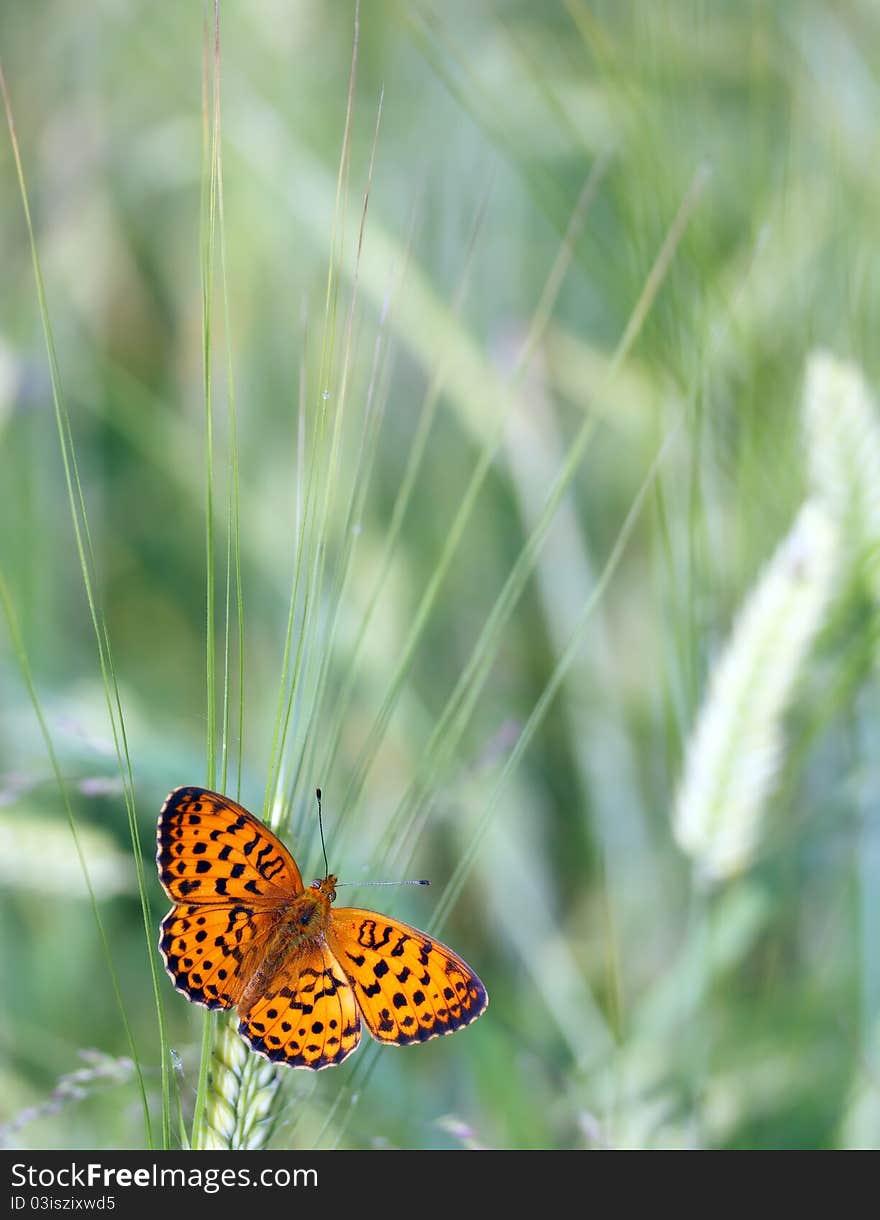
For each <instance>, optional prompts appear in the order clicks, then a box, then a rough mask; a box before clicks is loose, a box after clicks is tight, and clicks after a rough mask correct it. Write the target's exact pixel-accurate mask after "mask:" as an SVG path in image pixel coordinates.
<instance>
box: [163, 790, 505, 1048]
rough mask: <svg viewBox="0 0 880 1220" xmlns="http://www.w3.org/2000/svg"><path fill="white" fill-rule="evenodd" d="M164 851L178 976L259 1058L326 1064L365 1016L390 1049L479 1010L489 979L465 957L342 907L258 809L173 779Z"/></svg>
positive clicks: (331, 887)
mask: <svg viewBox="0 0 880 1220" xmlns="http://www.w3.org/2000/svg"><path fill="white" fill-rule="evenodd" d="M156 838H157V852H156V861H157V864H158V868H159V879H160V880H161V882H162V886H163V888H164V889H165V892H166V894H167V895H168V897H169V898H170V899H171V901H172V902H173V903H174V906H173V907H172V908H171V910H170V911H169V912H168V914H167V915H166V916H165V918H164V919H163V920H162V923H161V938H160V940H159V950H160V952H161V954H162V957H163V960H164V962H165V968H166V969H167V971H168V973H169V974H170V976H171V978H172V980H173V982H174V986H175V987H176V988H177V990H178V991H180V992H182V993H183V994H184V995H185V996H187V997H188V999H190V1000H192V1001H193V1002H194V1003H196V1004H203V1005H204V1006H205V1007H206V1008H236V1009H237V1010H238V1016H239V1023H238V1032H239V1033H240V1034H241V1036H242V1038H244V1040H245V1041H246V1042H247V1043H248V1044H249V1045H250V1046H251V1047H252V1048H253V1049H254V1050H255V1051H258V1052H259V1053H260V1054H261V1055H265V1056H266V1058H268V1059H272V1060H274V1061H276V1062H279V1063H287V1064H289V1065H290V1066H291V1067H297V1068H312V1069H314V1070H320V1069H321V1068H326V1067H330V1066H331V1065H332V1064H336V1063H342V1061H343V1059H346V1058H347V1057H348V1056H349V1055H350V1054H351V1053H352V1051H353V1050H355V1048H356V1047H357V1045H358V1043H359V1042H360V1038H361V1021H362V1020H363V1023H364V1024H365V1025H366V1027H367V1029H368V1030H369V1031H370V1033H371V1034H372V1036H373V1037H374V1038H375V1039H376V1040H377V1041H379V1042H383V1043H385V1044H386V1045H388V1046H407V1045H409V1044H410V1043H412V1042H426V1041H427V1040H428V1039H429V1038H436V1037H437V1036H438V1035H440V1034H451V1033H452V1032H453V1031H454V1030H456V1029H461V1028H462V1027H463V1026H465V1025H469V1024H470V1023H471V1021H475V1020H476V1018H477V1017H478V1016H480V1014H481V1013H482V1012H484V1011H485V1009H486V1005H487V1003H488V997H487V995H486V989H485V987H484V986H483V984H482V983H481V982H480V980H479V979H478V978H477V976H476V974H474V972H473V970H471V968H470V966H468V965H467V964H466V963H465V962H463V961H462V959H461V958H460V957H459V956H458V955H457V954H456V953H453V951H452V950H451V949H448V948H447V947H446V945H442V944H440V942H439V941H437V940H435V939H434V938H433V937H432V936H427V935H426V934H425V933H424V932H419V931H418V929H416V928H411V927H410V926H409V925H408V924H405V923H401V922H400V920H397V919H392V918H390V917H389V916H387V915H380V914H378V913H377V912H375V911H364V910H360V909H359V908H356V907H334V906H333V905H332V903H333V902H334V901H335V898H336V890H335V886H336V880H337V879H336V877H335V876H334V875H333V874H332V873H329V872H328V875H327V876H326V877H324V878H323V879H322V880H318V881H313V882H312V884H311V886H309V887H308V888H306V887H305V886H304V885H303V882H302V877H301V876H300V872H299V869H298V868H297V865H296V861H295V860H294V859H293V856H292V855H291V854H290V852H289V851H288V850H287V848H286V847H285V846H284V844H283V843H282V842H281V840H280V839H279V838H278V837H277V836H276V835H275V834H273V832H272V831H271V830H270V829H269V828H268V826H266V825H264V823H263V822H261V821H260V819H259V818H256V817H254V815H253V814H252V813H248V811H247V810H246V809H245V808H244V807H243V806H241V805H239V804H237V803H236V802H235V801H233V800H230V799H229V797H227V796H223V795H221V794H220V793H219V792H211V791H209V790H208V789H206V788H193V787H187V788H176V789H175V790H174V791H173V792H172V793H171V794H170V795H169V797H168V799H167V800H166V801H165V804H164V805H163V806H162V811H161V813H160V814H159V825H158V830H157V835H156Z"/></svg>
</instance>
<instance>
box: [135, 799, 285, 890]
mask: <svg viewBox="0 0 880 1220" xmlns="http://www.w3.org/2000/svg"><path fill="white" fill-rule="evenodd" d="M157 843H158V846H157V853H156V859H157V862H158V865H159V878H160V880H161V882H162V885H163V886H164V887H165V891H166V893H167V894H168V896H169V897H170V898H172V899H173V900H174V901H175V902H184V903H187V904H190V905H192V904H196V903H203V902H205V903H212V904H217V903H224V902H230V903H234V902H240V903H245V904H247V905H248V906H254V907H258V906H263V905H276V904H277V903H278V902H279V901H283V900H284V899H285V898H287V897H292V896H293V895H294V894H298V893H301V892H302V888H303V884H302V878H301V877H300V874H299V869H298V868H297V866H296V863H295V862H294V859H293V857H292V856H291V854H290V852H289V851H288V850H287V848H286V847H285V846H284V844H283V843H282V842H281V841H280V839H278V838H277V837H276V836H275V835H274V834H273V833H272V831H271V830H269V828H268V827H267V826H265V825H264V824H263V823H262V822H261V821H259V819H257V818H255V817H254V816H253V814H251V813H248V811H247V810H246V809H245V808H243V806H241V805H238V804H236V802H235V801H232V800H230V799H229V797H226V796H221V795H220V793H219V792H209V791H208V790H207V789H206V788H192V787H190V788H176V789H175V790H174V791H173V792H172V793H171V794H170V796H169V797H168V799H167V800H166V802H165V804H164V805H163V807H162V812H161V813H160V814H159V827H158V831H157Z"/></svg>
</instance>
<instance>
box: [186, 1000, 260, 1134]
mask: <svg viewBox="0 0 880 1220" xmlns="http://www.w3.org/2000/svg"><path fill="white" fill-rule="evenodd" d="M279 1083H280V1082H279V1076H278V1071H277V1069H276V1068H275V1067H274V1066H273V1065H272V1064H271V1063H269V1062H268V1061H267V1060H263V1059H257V1057H256V1056H254V1055H252V1054H250V1052H249V1051H248V1049H247V1047H246V1046H245V1044H244V1043H243V1042H242V1040H241V1038H240V1037H239V1036H238V1033H237V1031H236V1029H235V1028H234V1025H233V1024H232V1023H230V1022H229V1021H225V1022H223V1024H222V1025H221V1027H220V1028H219V1030H218V1032H217V1036H216V1038H215V1040H214V1053H213V1059H212V1063H211V1086H210V1088H209V1089H208V1093H207V1097H206V1106H205V1120H204V1123H203V1126H202V1130H201V1133H200V1135H201V1138H200V1141H199V1146H200V1147H201V1148H207V1149H210V1148H214V1149H224V1150H228V1151H240V1150H243V1149H248V1148H252V1149H259V1148H265V1147H266V1143H267V1141H268V1137H269V1134H270V1133H271V1130H272V1121H273V1114H274V1110H273V1103H274V1102H275V1100H276V1097H277V1095H278V1088H279Z"/></svg>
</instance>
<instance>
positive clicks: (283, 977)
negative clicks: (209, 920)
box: [238, 940, 361, 1071]
mask: <svg viewBox="0 0 880 1220" xmlns="http://www.w3.org/2000/svg"><path fill="white" fill-rule="evenodd" d="M239 1012H240V1013H242V1010H241V1007H239ZM238 1032H239V1033H240V1034H241V1036H242V1037H243V1038H244V1040H245V1041H246V1042H247V1043H248V1044H249V1045H250V1046H251V1047H252V1048H253V1049H254V1050H255V1051H258V1052H259V1053H260V1054H261V1055H265V1056H266V1058H267V1059H272V1060H274V1061H276V1062H281V1063H287V1064H289V1065H290V1066H291V1067H298V1068H312V1069H313V1070H315V1071H319V1070H320V1069H321V1068H325V1067H330V1066H331V1065H332V1064H334V1063H342V1061H343V1059H346V1058H347V1057H348V1056H349V1055H350V1054H351V1052H352V1051H353V1050H354V1049H355V1047H356V1046H357V1044H358V1042H360V1038H361V1023H360V1017H359V1015H358V1006H357V1002H356V1000H355V998H354V992H353V991H352V989H351V985H350V984H349V981H348V979H347V978H346V975H345V972H344V971H343V970H342V968H341V967H340V965H339V962H338V961H337V960H336V958H335V956H334V955H333V953H332V952H331V951H330V949H329V948H328V947H327V945H326V944H325V943H323V941H320V940H310V941H307V942H306V943H305V944H303V945H301V946H300V947H298V948H296V949H294V950H292V951H291V952H290V954H289V955H288V956H287V957H286V958H285V959H284V961H283V962H282V963H281V965H280V967H279V968H278V969H277V971H276V972H275V974H274V975H273V976H272V978H271V979H270V980H267V981H266V985H265V988H264V989H263V990H262V993H261V994H260V996H259V998H258V999H256V1000H255V1001H254V1002H253V1003H252V1004H250V1005H249V1007H248V1008H247V1011H246V1012H243V1013H242V1016H241V1021H240V1022H239V1026H238Z"/></svg>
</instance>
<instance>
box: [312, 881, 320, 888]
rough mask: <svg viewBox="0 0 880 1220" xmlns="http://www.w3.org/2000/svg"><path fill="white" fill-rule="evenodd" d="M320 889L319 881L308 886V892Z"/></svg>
mask: <svg viewBox="0 0 880 1220" xmlns="http://www.w3.org/2000/svg"><path fill="white" fill-rule="evenodd" d="M320 888H321V882H320V881H313V882H312V884H311V885H310V886H309V889H310V890H319V889H320Z"/></svg>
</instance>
